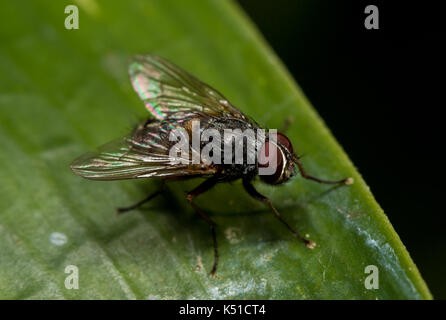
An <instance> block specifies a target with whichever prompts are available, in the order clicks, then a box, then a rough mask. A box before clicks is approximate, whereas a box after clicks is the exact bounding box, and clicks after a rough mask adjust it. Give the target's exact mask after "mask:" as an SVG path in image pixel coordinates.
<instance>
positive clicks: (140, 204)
mask: <svg viewBox="0 0 446 320" xmlns="http://www.w3.org/2000/svg"><path fill="white" fill-rule="evenodd" d="M164 183H165V182H164V180H162V183H161V187H160V188H159V189H158V190H157V191H155V192H154V193H152V194H150V195H149V196H148V197H146V198H144V199H142V200H141V201H139V202H137V203H135V204H133V205H131V206H128V207H121V208H117V209H116V212H117V213H118V214H121V213H125V212H128V211H131V210H134V209H137V208H139V207H141V206H142V205H143V204H144V203H146V202H149V201H150V200H152V199H153V198H155V197H156V196H158V195H160V194H161V193H163V192H164Z"/></svg>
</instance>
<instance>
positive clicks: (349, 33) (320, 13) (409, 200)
mask: <svg viewBox="0 0 446 320" xmlns="http://www.w3.org/2000/svg"><path fill="white" fill-rule="evenodd" d="M437 3H439V2H437ZM239 4H240V5H241V6H242V7H243V9H244V10H245V11H246V12H247V14H248V15H249V16H250V17H251V19H252V20H253V21H254V23H255V24H257V26H258V28H259V29H260V31H261V32H262V33H263V35H264V37H265V38H266V40H267V41H268V42H269V44H270V45H271V46H272V47H273V49H274V50H275V52H276V53H277V54H278V55H279V57H280V58H281V59H282V61H283V62H284V64H285V65H286V66H287V67H288V69H289V71H290V72H291V73H292V74H293V76H294V78H295V79H296V81H297V83H298V84H299V85H300V86H301V88H302V89H303V91H304V93H305V94H306V95H307V97H308V98H309V100H310V101H311V102H312V104H313V105H314V107H315V108H316V110H317V111H318V112H319V114H320V115H321V116H322V118H323V119H324V121H325V122H326V123H327V125H328V127H329V128H330V129H331V131H332V132H333V134H334V136H335V137H336V138H337V140H338V141H339V143H340V144H341V145H342V146H343V147H344V149H345V151H346V152H347V154H348V155H349V156H350V158H351V159H352V161H353V162H354V164H355V165H356V166H357V168H358V170H359V172H360V173H361V174H362V175H363V177H364V179H365V180H366V181H367V183H368V185H369V186H370V188H371V191H372V192H373V194H374V195H375V197H376V199H377V201H378V203H379V204H380V205H381V206H382V208H383V209H384V211H385V212H386V214H387V216H388V217H389V219H390V221H391V222H392V224H393V226H394V228H395V229H396V231H397V233H398V234H399V236H400V237H401V239H402V241H403V243H404V244H405V245H406V247H407V249H408V251H409V253H410V254H411V256H412V258H413V259H414V261H415V263H416V264H417V266H418V268H419V269H420V272H421V274H422V276H423V277H424V279H425V280H426V282H427V284H428V286H429V288H430V289H431V292H432V294H433V295H434V298H436V299H445V298H446V277H445V276H444V273H446V246H445V244H446V241H445V240H446V239H445V238H446V237H445V230H444V228H445V226H446V223H445V221H444V213H445V210H444V208H443V207H442V206H441V205H440V198H441V197H442V196H443V195H444V187H443V181H442V179H441V177H440V175H443V172H442V171H443V170H444V169H443V165H442V164H443V162H444V156H443V152H442V149H443V147H444V142H443V141H442V138H443V137H442V132H443V131H444V126H445V124H444V117H443V115H442V112H441V111H442V110H441V109H443V108H444V107H445V103H444V97H443V93H444V91H445V90H444V88H443V87H444V84H445V80H444V76H445V74H444V72H443V71H441V70H440V63H442V60H443V57H444V50H443V49H441V43H442V42H443V44H444V42H445V41H444V39H445V35H444V33H443V32H441V30H440V26H441V12H442V11H441V10H440V8H439V5H437V4H435V2H434V1H424V2H419V3H411V2H408V1H367V2H364V1H330V0H295V1H285V0H274V1H258V0H239ZM368 4H374V5H376V6H377V7H378V9H379V27H380V29H379V30H366V29H365V27H364V19H365V17H366V16H367V15H366V14H365V13H364V9H365V7H366V5H368Z"/></svg>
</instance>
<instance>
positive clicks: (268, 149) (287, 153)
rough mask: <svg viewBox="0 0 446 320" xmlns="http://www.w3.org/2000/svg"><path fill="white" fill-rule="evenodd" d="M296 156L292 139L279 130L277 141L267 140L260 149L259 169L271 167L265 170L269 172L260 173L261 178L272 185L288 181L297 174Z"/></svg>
mask: <svg viewBox="0 0 446 320" xmlns="http://www.w3.org/2000/svg"><path fill="white" fill-rule="evenodd" d="M296 157H297V156H296V155H295V154H294V151H293V146H292V144H291V141H290V139H288V137H287V136H285V135H284V134H282V133H279V132H278V133H277V139H276V141H271V140H269V141H266V142H265V143H264V144H263V146H262V148H261V150H260V154H259V169H266V168H268V167H269V168H271V169H269V170H265V172H268V174H259V175H260V179H262V181H263V182H265V183H267V184H272V185H277V184H282V183H284V182H287V181H288V180H289V179H290V178H291V177H292V176H294V175H295V174H296V169H295V166H294V163H295V159H296ZM259 172H260V170H259Z"/></svg>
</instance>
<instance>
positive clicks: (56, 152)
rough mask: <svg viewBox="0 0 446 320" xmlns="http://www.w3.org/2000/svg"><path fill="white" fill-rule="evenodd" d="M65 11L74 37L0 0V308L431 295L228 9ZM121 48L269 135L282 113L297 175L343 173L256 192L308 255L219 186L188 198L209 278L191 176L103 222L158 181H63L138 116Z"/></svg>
mask: <svg viewBox="0 0 446 320" xmlns="http://www.w3.org/2000/svg"><path fill="white" fill-rule="evenodd" d="M75 4H77V5H78V6H79V13H80V20H79V30H66V29H65V28H64V20H65V18H66V16H67V14H65V13H64V6H65V5H66V4H65V3H64V2H63V1H50V0H47V1H39V2H37V1H21V2H17V1H4V2H2V5H1V10H0V30H1V31H0V32H1V34H2V36H1V38H2V40H1V42H0V68H1V70H2V77H0V90H1V91H0V146H1V150H0V167H1V170H0V181H1V184H0V252H1V258H0V298H39V299H40V298H44V299H53V298H54V299H55V298H67V299H72V298H82V299H91V298H100V299H102V298H124V299H125V298H129V299H133V298H137V299H177V298H188V299H191V298H211V299H214V298H215V299H225V298H243V299H245V298H246V299H247V298H264V299H265V298H266V299H333V298H335V299H426V298H427V299H428V298H431V295H430V293H429V291H428V289H427V287H426V285H425V283H424V282H423V280H422V278H421V277H420V274H419V272H418V270H417V268H416V267H415V265H414V264H413V262H412V261H411V259H410V257H409V255H408V253H407V251H406V250H405V248H404V246H403V244H402V243H401V242H400V240H399V238H398V236H397V235H396V233H395V231H394V230H393V228H392V226H391V225H390V223H389V221H388V219H387V218H386V216H385V215H384V213H383V211H382V210H381V209H380V207H379V206H378V204H377V203H376V202H375V200H374V198H373V196H372V195H371V193H370V191H369V189H368V187H367V185H366V184H365V182H364V181H363V180H362V178H361V176H360V175H359V174H358V173H357V171H356V170H355V169H354V167H353V165H352V164H351V162H350V161H349V159H348V158H347V156H346V155H345V154H344V152H343V151H342V149H341V147H340V146H339V145H338V144H337V143H336V141H335V140H334V138H333V137H332V135H331V134H330V132H329V131H328V129H327V128H326V127H325V126H324V124H323V122H322V121H321V119H320V118H319V117H318V116H317V114H316V113H315V111H314V110H313V109H312V107H311V106H310V103H309V102H308V101H307V100H306V98H305V97H304V95H303V94H302V92H301V91H300V90H299V89H298V87H297V85H296V84H295V83H294V81H293V80H292V78H291V77H290V75H289V74H288V73H287V71H286V70H285V68H284V67H283V65H282V64H281V63H280V61H279V60H278V59H277V57H276V56H275V55H274V53H273V52H272V51H271V49H270V48H269V47H268V45H267V44H266V43H265V42H264V40H263V39H262V37H261V36H260V35H259V33H258V31H257V30H256V29H255V27H254V26H253V25H252V24H251V23H250V22H249V20H248V19H247V18H246V16H245V15H244V14H243V13H242V12H241V11H240V9H239V8H238V7H237V6H236V5H235V4H234V3H233V2H231V1H173V0H172V1H165V0H163V1H142V0H141V1H97V0H82V1H81V0H79V1H77V2H75ZM284 32H286V31H284ZM136 53H155V54H158V55H161V56H164V57H166V58H168V59H169V60H171V61H173V62H174V63H176V64H178V65H179V66H181V67H183V68H184V69H185V70H188V71H189V72H191V73H192V74H194V75H196V76H198V77H199V78H200V79H202V80H203V81H205V82H207V83H209V84H211V85H212V86H213V87H215V88H217V89H218V90H219V91H221V92H222V93H223V94H224V95H225V96H226V97H227V98H228V99H230V100H231V101H232V102H233V103H234V104H235V105H236V106H238V107H239V108H240V109H241V110H242V111H243V112H245V113H247V114H249V115H251V116H252V117H253V118H255V119H256V120H257V121H259V122H260V123H262V124H265V125H267V126H268V127H270V128H278V127H280V126H281V125H282V123H283V121H284V120H285V119H286V118H287V117H288V116H291V117H292V118H293V119H294V122H293V124H292V126H291V127H290V129H289V131H288V132H287V134H288V136H289V137H290V139H291V140H292V141H293V145H294V146H295V148H296V149H297V150H298V152H299V153H300V154H304V155H305V157H304V158H303V163H304V165H305V167H306V169H307V171H308V172H310V173H311V174H313V175H317V176H319V177H321V178H326V179H340V178H344V177H346V176H352V177H353V178H354V179H355V184H353V185H352V186H342V187H335V188H333V187H330V186H327V185H320V184H316V183H314V182H311V181H305V180H303V179H301V178H296V179H294V180H293V181H292V182H290V183H288V184H286V185H284V186H280V187H268V186H265V185H263V184H261V183H260V182H256V187H257V188H258V189H259V190H260V191H261V192H262V193H264V194H265V195H267V196H269V197H270V198H271V200H272V203H273V204H274V205H275V206H276V207H277V208H278V210H279V211H280V212H281V214H282V216H283V217H284V219H286V220H287V221H288V222H289V223H290V224H291V225H292V226H293V227H295V228H296V229H298V230H299V231H300V232H301V233H302V234H304V235H305V234H308V236H309V238H310V239H311V240H313V241H315V242H316V243H317V246H316V248H315V249H313V250H310V249H308V248H306V247H305V246H304V245H302V243H300V242H299V241H297V240H296V239H295V238H294V237H293V236H292V234H291V233H290V232H289V231H288V230H287V229H286V228H285V227H284V226H283V225H282V224H281V223H280V222H279V221H277V220H276V219H275V217H274V216H273V214H272V213H271V212H270V211H269V210H268V209H267V208H266V207H265V206H264V205H262V204H261V203H257V202H256V201H255V200H253V199H251V198H250V197H249V196H248V195H247V194H245V193H244V192H243V188H242V186H241V185H240V183H233V184H221V185H219V186H217V187H216V188H215V189H214V190H212V191H210V192H209V193H208V194H206V195H203V196H201V197H200V198H198V200H197V203H198V204H199V206H201V207H202V208H203V210H204V211H206V212H207V213H208V214H209V215H210V216H211V217H212V219H214V220H215V221H216V222H217V224H218V227H217V233H218V242H219V249H220V265H219V270H218V274H217V278H211V277H209V276H208V272H209V271H210V268H211V266H212V262H213V249H212V240H211V235H210V231H209V228H208V226H207V225H206V223H205V222H204V221H202V220H201V219H200V218H199V217H198V216H197V215H196V214H195V213H194V212H193V210H192V209H191V208H189V207H188V205H187V202H186V201H185V199H184V194H185V192H186V191H187V190H190V189H191V188H193V187H194V186H195V185H197V184H198V183H199V182H201V181H200V180H193V181H189V182H187V183H182V182H173V183H172V184H170V185H169V192H167V193H166V194H165V195H164V196H162V197H159V198H158V199H155V200H153V201H152V202H151V203H149V204H147V205H146V206H145V207H144V208H142V209H139V210H137V211H135V212H132V213H128V214H125V215H122V216H118V215H116V214H115V208H116V207H118V206H123V205H129V204H132V203H134V202H136V201H138V200H140V199H142V198H143V197H145V196H146V195H147V194H148V193H150V192H153V191H154V190H156V188H157V181H153V180H146V181H142V180H141V181H122V182H120V181H118V182H93V181H88V180H84V179H81V178H79V177H77V176H75V175H74V174H72V173H71V171H70V170H69V164H70V162H71V161H72V160H73V159H74V158H75V157H77V156H79V155H81V154H82V153H84V152H86V151H88V150H92V149H94V148H95V147H96V146H98V145H101V144H103V143H105V142H107V141H108V140H112V139H115V138H118V137H120V136H122V135H124V134H126V133H127V132H129V131H130V130H131V128H132V127H133V126H134V125H135V124H136V123H137V122H138V120H140V119H143V118H144V117H147V116H148V115H147V113H146V112H145V110H144V107H143V104H142V103H141V101H139V99H138V98H137V95H136V94H135V93H134V92H133V90H132V88H131V85H130V82H129V79H128V76H127V61H128V59H129V57H130V56H131V55H133V54H136ZM340 116H342V115H340ZM352 134H354V133H353V132H352ZM371 156H373V155H371ZM384 178H385V177H383V179H384ZM69 265H74V266H76V267H77V268H78V272H79V289H77V290H76V289H67V288H66V287H65V284H64V283H65V280H66V277H68V276H69V275H70V273H65V270H66V267H67V266H69ZM369 265H374V266H376V267H377V268H378V270H379V289H371V290H369V289H366V287H365V285H364V283H365V281H366V277H367V276H368V274H366V273H365V271H364V270H365V268H366V266H369Z"/></svg>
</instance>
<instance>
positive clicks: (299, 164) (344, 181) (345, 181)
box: [293, 155, 353, 184]
mask: <svg viewBox="0 0 446 320" xmlns="http://www.w3.org/2000/svg"><path fill="white" fill-rule="evenodd" d="M293 161H294V163H295V164H297V167H298V168H299V171H300V174H301V175H302V177H303V178H304V179H308V180H313V181H316V182H319V183H324V184H353V178H351V177H350V178H345V179H342V180H335V181H329V180H322V179H319V178H316V177H313V176H310V175H308V174H307V172H306V171H305V169H304V166H303V165H302V162H300V159H299V157H298V156H296V155H294V158H293Z"/></svg>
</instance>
